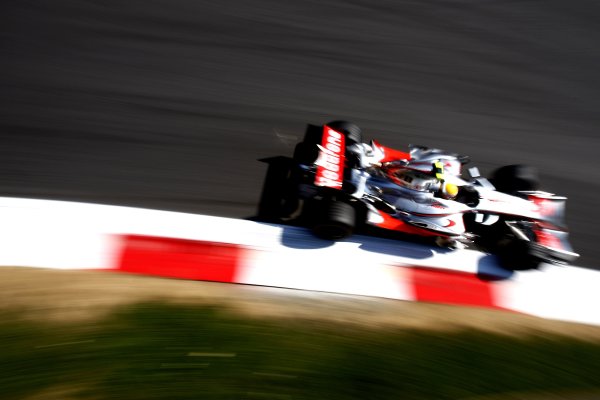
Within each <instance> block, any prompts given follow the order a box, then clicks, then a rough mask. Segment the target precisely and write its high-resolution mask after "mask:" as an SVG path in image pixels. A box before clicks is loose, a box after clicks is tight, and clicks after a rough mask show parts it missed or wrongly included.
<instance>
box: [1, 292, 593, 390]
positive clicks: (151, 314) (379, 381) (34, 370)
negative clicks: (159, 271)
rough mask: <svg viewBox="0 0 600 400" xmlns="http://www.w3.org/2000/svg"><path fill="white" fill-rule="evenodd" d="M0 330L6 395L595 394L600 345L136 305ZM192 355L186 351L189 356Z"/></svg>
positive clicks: (10, 323)
mask: <svg viewBox="0 0 600 400" xmlns="http://www.w3.org/2000/svg"><path fill="white" fill-rule="evenodd" d="M2 317H3V318H2V321H4V322H0V398H1V399H19V398H24V397H27V396H30V395H33V394H36V393H41V392H43V391H44V390H47V389H52V388H53V387H56V386H57V385H58V386H64V387H67V388H71V389H72V390H73V391H74V392H73V393H72V398H81V399H86V398H89V399H145V400H148V399H173V400H175V399H290V398H292V399H461V398H468V397H472V396H477V395H488V394H494V393H501V392H509V391H531V390H545V391H551V392H552V391H562V390H600V375H599V374H600V373H599V371H600V343H596V344H594V343H590V342H585V341H578V340H576V339H572V338H567V337H558V336H557V337H550V336H543V337H530V338H527V339H518V338H514V337H509V336H502V335H494V334H489V333H484V332H480V331H463V332H454V333H442V332H430V331H406V330H391V331H390V330H387V331H384V330H374V329H373V330H369V329H359V328H356V327H354V328H353V327H350V326H348V325H338V324H327V323H324V322H314V323H312V322H308V321H294V320H291V321H290V320H288V321H281V322H277V321H270V322H265V321H262V320H258V319H247V318H244V317H240V316H238V315H236V314H233V313H230V312H228V311H227V310H223V309H220V308H214V307H198V306H169V305H164V304H154V303H153V304H139V305H136V306H128V307H127V308H124V309H122V310H120V311H119V312H116V313H115V314H113V315H112V316H110V317H109V318H107V319H105V320H103V321H99V322H95V323H93V324H92V323H88V324H78V325H65V324H55V325H53V324H50V323H32V322H26V321H21V320H19V319H18V318H14V315H13V316H10V315H6V314H5V315H3V316H2ZM190 354H191V355H190Z"/></svg>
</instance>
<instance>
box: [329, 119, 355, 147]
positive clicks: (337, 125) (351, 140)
mask: <svg viewBox="0 0 600 400" xmlns="http://www.w3.org/2000/svg"><path fill="white" fill-rule="evenodd" d="M325 125H327V126H328V127H330V128H331V129H334V130H336V131H337V132H340V133H343V134H344V135H345V136H346V142H348V143H347V144H348V145H352V144H355V143H362V131H361V129H360V128H359V127H358V125H355V124H353V123H352V122H348V121H331V122H328V123H327V124H325Z"/></svg>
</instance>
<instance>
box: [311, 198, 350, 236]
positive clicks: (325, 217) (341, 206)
mask: <svg viewBox="0 0 600 400" xmlns="http://www.w3.org/2000/svg"><path fill="white" fill-rule="evenodd" d="M323 203H324V204H323V207H322V208H321V212H320V213H319V214H320V215H319V216H318V217H317V218H318V222H316V223H315V225H314V226H313V232H314V233H315V235H316V236H318V237H320V238H322V239H326V240H341V239H344V238H346V237H348V236H350V235H351V234H352V232H354V227H355V226H356V210H355V209H354V207H353V206H351V205H350V204H348V203H345V202H343V201H339V200H333V199H327V200H323Z"/></svg>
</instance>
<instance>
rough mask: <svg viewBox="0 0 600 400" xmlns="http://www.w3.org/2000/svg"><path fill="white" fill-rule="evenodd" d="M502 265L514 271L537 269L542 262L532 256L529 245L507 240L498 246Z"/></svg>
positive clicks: (516, 240) (521, 241) (515, 240)
mask: <svg viewBox="0 0 600 400" xmlns="http://www.w3.org/2000/svg"><path fill="white" fill-rule="evenodd" d="M497 254H498V257H499V259H500V264H501V265H502V266H503V267H504V268H506V269H509V270H512V271H525V270H530V269H536V268H538V267H539V266H540V264H541V261H540V260H539V259H538V258H537V257H534V256H532V255H531V251H530V248H529V243H528V242H525V241H523V240H518V239H508V238H507V239H505V240H503V241H501V242H500V243H499V244H498V247H497Z"/></svg>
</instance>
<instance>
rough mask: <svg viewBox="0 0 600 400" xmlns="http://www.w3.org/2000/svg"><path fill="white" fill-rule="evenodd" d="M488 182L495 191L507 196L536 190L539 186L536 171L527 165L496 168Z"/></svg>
mask: <svg viewBox="0 0 600 400" xmlns="http://www.w3.org/2000/svg"><path fill="white" fill-rule="evenodd" d="M490 181H491V182H492V184H493V185H494V186H495V187H496V190H498V191H499V192H503V193H508V194H515V193H516V192H519V191H529V190H538V188H539V186H540V179H539V176H538V173H537V170H536V169H535V168H533V167H530V166H527V165H506V166H504V167H501V168H498V169H497V170H496V171H494V173H493V174H492V177H491V178H490Z"/></svg>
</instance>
